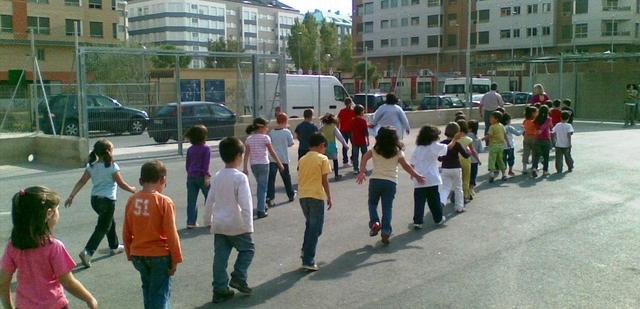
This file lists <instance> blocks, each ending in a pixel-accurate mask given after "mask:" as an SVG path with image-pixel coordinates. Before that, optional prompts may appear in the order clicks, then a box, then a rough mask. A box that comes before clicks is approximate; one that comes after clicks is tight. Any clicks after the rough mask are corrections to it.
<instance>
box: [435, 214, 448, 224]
mask: <svg viewBox="0 0 640 309" xmlns="http://www.w3.org/2000/svg"><path fill="white" fill-rule="evenodd" d="M445 221H447V217H445V216H444V215H443V216H442V220H440V222H438V223H436V225H443V224H444V222H445Z"/></svg>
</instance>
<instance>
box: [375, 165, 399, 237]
mask: <svg viewBox="0 0 640 309" xmlns="http://www.w3.org/2000/svg"><path fill="white" fill-rule="evenodd" d="M395 197H396V183H395V182H393V181H391V180H386V179H375V178H372V179H369V228H371V226H372V225H373V224H374V223H376V222H380V218H379V217H378V201H380V202H381V204H382V234H384V235H391V232H392V230H393V229H392V228H391V211H392V209H393V199H394V198H395Z"/></svg>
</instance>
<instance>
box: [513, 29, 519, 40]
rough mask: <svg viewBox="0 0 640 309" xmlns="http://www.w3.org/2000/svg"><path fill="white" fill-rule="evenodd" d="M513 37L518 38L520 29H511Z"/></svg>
mask: <svg viewBox="0 0 640 309" xmlns="http://www.w3.org/2000/svg"><path fill="white" fill-rule="evenodd" d="M513 37H514V38H519V37H520V29H513Z"/></svg>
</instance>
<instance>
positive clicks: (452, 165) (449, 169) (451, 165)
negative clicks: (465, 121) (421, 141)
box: [438, 122, 469, 213]
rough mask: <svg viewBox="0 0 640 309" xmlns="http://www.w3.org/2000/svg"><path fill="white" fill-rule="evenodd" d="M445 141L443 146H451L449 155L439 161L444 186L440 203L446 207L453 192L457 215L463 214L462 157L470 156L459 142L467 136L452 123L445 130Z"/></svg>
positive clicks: (441, 188)
mask: <svg viewBox="0 0 640 309" xmlns="http://www.w3.org/2000/svg"><path fill="white" fill-rule="evenodd" d="M444 135H445V136H446V137H447V138H446V139H445V140H443V141H440V143H441V144H445V145H450V144H453V146H451V147H450V148H449V147H448V149H447V153H446V154H445V155H444V156H440V157H439V158H438V160H439V161H440V162H442V168H441V169H440V175H441V176H442V186H440V188H439V193H440V203H441V205H443V207H444V205H446V203H447V199H448V198H449V194H451V191H453V197H454V204H455V207H454V208H455V210H456V212H457V213H463V212H464V211H465V210H464V200H463V196H464V192H463V189H462V166H461V165H460V156H463V157H464V158H468V157H469V154H468V153H467V151H466V150H465V149H464V147H462V145H460V143H459V141H460V139H462V138H463V137H464V136H465V135H464V133H462V132H460V126H458V124H457V123H455V122H450V123H449V124H448V125H447V126H446V127H445V129H444Z"/></svg>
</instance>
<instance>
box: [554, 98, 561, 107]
mask: <svg viewBox="0 0 640 309" xmlns="http://www.w3.org/2000/svg"><path fill="white" fill-rule="evenodd" d="M560 104H562V101H560V100H558V99H555V100H553V107H560Z"/></svg>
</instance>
